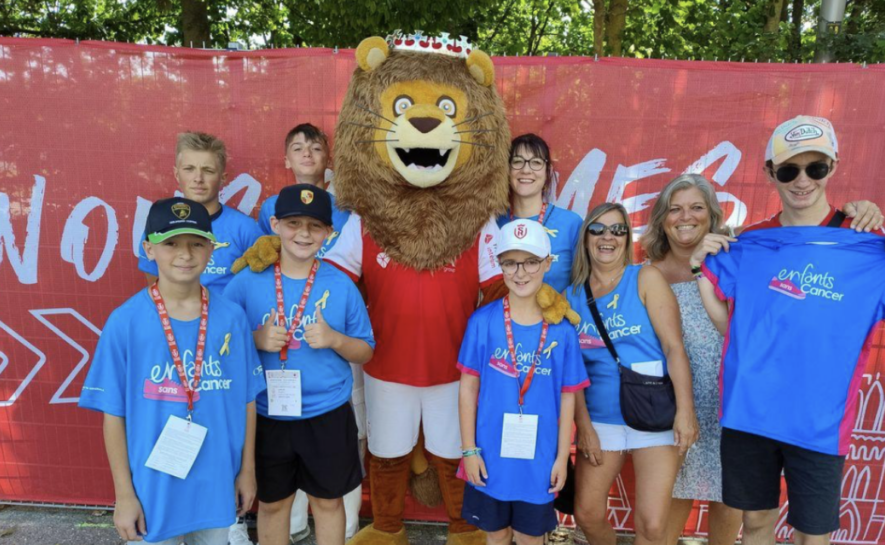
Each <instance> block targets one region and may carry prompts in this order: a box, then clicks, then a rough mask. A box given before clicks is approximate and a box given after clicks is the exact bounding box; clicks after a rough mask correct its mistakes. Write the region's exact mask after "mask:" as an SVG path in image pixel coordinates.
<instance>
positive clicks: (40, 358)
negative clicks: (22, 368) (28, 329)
mask: <svg viewBox="0 0 885 545" xmlns="http://www.w3.org/2000/svg"><path fill="white" fill-rule="evenodd" d="M0 329H2V330H3V331H5V332H7V333H9V334H10V335H11V336H12V338H13V339H15V340H17V341H18V342H20V343H22V344H23V345H24V346H25V348H27V349H28V350H30V351H31V352H33V353H34V354H36V355H37V363H36V364H35V365H34V368H33V369H31V372H30V373H28V376H26V377H25V379H24V380H23V381H22V383H21V384H19V386H18V388H17V389H16V390H15V392H13V393H12V395H11V396H9V399H7V400H6V401H0V407H10V406H12V404H13V403H15V402H16V400H17V399H18V398H19V396H20V395H21V394H22V392H24V391H25V388H27V387H28V384H30V383H31V381H32V380H34V375H36V374H37V371H39V370H40V368H41V367H43V364H44V363H46V354H44V353H43V352H41V351H40V350H38V349H37V347H36V346H34V345H33V344H31V343H29V342H28V341H27V339H25V338H24V337H22V336H21V335H19V334H18V333H17V332H16V331H15V330H14V329H12V328H11V327H9V326H8V325H6V324H4V323H3V322H2V321H0ZM0 358H2V359H3V362H2V363H0V374H2V373H3V371H5V370H6V365H7V364H8V363H9V357H8V356H7V355H6V354H4V353H3V352H0Z"/></svg>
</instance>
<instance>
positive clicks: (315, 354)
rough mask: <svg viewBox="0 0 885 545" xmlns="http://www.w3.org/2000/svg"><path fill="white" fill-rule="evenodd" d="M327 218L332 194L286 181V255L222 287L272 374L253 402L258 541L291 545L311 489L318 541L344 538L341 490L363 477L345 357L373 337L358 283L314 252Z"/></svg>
mask: <svg viewBox="0 0 885 545" xmlns="http://www.w3.org/2000/svg"><path fill="white" fill-rule="evenodd" d="M331 224H332V204H331V199H330V197H329V194H328V193H327V192H326V191H324V190H322V189H320V188H318V187H315V186H312V185H308V184H297V185H292V186H288V187H286V188H284V189H283V190H282V191H281V192H280V195H279V198H278V199H277V202H276V204H275V209H274V216H273V217H272V218H271V226H272V227H273V230H274V232H275V233H277V234H279V235H280V242H281V248H280V260H279V261H278V262H277V263H276V264H274V266H273V267H268V268H267V269H266V270H264V271H263V272H260V273H255V272H252V271H251V270H248V269H246V270H244V271H242V272H240V273H239V274H238V275H237V276H236V277H235V278H234V279H233V281H231V283H230V284H229V285H228V287H227V289H226V290H225V296H226V297H228V298H229V299H230V300H232V301H233V302H235V303H237V304H238V305H240V306H241V307H242V308H243V309H244V310H245V311H246V316H247V318H248V320H249V323H250V324H251V325H252V327H253V329H254V330H255V331H254V333H253V335H254V338H255V344H256V346H257V347H258V350H259V356H260V358H261V361H262V365H263V367H264V371H265V377H266V379H267V390H266V391H265V392H262V393H261V394H260V395H259V396H258V400H257V401H258V403H257V411H258V415H259V416H258V432H257V439H256V472H257V477H258V500H259V508H258V538H259V542H260V543H261V544H262V545H287V543H288V541H289V531H288V530H289V524H288V523H289V513H290V509H291V505H292V501H293V499H294V496H295V492H296V491H297V490H303V491H304V492H305V493H307V496H308V499H309V501H310V505H311V509H312V511H313V514H314V520H315V521H316V533H317V541H318V542H320V543H324V544H341V545H343V543H344V528H345V514H344V506H343V503H342V497H343V496H344V495H345V494H346V493H347V492H350V491H351V490H353V489H355V488H356V487H357V486H358V485H359V484H360V482H361V481H362V467H361V464H360V459H359V446H358V440H357V426H356V419H355V417H354V414H353V409H352V408H351V406H350V403H349V400H350V397H351V388H352V385H353V375H352V373H351V370H350V364H349V363H348V362H353V363H357V364H362V363H365V362H367V361H369V359H371V357H372V352H373V349H374V345H375V341H374V339H373V337H372V329H371V326H370V325H369V316H368V312H367V311H366V306H365V304H364V303H363V299H362V297H361V296H360V293H359V291H358V290H357V288H356V286H355V285H354V284H353V282H351V280H350V279H349V278H348V277H347V276H346V275H345V274H344V273H342V272H340V271H339V270H338V269H336V268H335V267H331V266H329V265H327V264H326V265H324V264H323V263H322V262H321V261H320V260H319V259H317V257H316V254H317V251H319V249H320V248H321V247H322V245H323V241H324V240H325V239H326V237H327V236H328V235H329V233H330V229H331V227H330V226H331Z"/></svg>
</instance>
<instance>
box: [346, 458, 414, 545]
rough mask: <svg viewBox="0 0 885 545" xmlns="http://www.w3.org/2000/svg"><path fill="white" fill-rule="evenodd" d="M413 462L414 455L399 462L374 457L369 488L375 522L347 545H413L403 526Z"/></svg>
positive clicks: (371, 460)
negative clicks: (410, 543)
mask: <svg viewBox="0 0 885 545" xmlns="http://www.w3.org/2000/svg"><path fill="white" fill-rule="evenodd" d="M411 459H412V453H411V452H410V453H409V454H406V455H405V456H400V457H399V458H377V457H375V456H372V457H371V459H370V461H369V487H370V489H371V495H372V516H373V517H374V522H373V523H372V524H370V525H368V526H366V527H365V528H363V529H362V530H360V531H359V532H357V534H356V535H355V536H353V537H352V538H350V540H349V541H348V542H347V545H409V538H408V537H406V528H405V526H403V511H405V508H406V488H408V486H409V474H410V473H411Z"/></svg>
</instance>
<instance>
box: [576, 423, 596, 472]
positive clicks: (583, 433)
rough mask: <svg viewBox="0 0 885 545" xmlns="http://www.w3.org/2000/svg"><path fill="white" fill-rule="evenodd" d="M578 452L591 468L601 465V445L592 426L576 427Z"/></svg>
mask: <svg viewBox="0 0 885 545" xmlns="http://www.w3.org/2000/svg"><path fill="white" fill-rule="evenodd" d="M577 436H578V452H579V453H580V454H581V456H583V457H584V459H585V460H587V461H589V462H590V465H592V466H601V465H602V444H601V443H600V442H599V435H597V434H596V430H594V429H593V426H586V427H585V426H578V434H577Z"/></svg>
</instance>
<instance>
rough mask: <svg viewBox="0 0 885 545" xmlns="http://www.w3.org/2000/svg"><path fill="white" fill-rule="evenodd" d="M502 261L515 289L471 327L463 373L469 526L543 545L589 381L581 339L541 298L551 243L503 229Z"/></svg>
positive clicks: (527, 229)
mask: <svg viewBox="0 0 885 545" xmlns="http://www.w3.org/2000/svg"><path fill="white" fill-rule="evenodd" d="M501 237H502V240H501V242H499V244H498V260H499V262H500V264H501V270H502V271H503V273H504V283H505V284H506V285H507V287H508V288H509V290H510V293H509V294H508V295H507V296H506V297H505V298H504V299H503V300H500V301H495V302H494V303H490V304H489V305H486V306H485V307H482V308H480V309H479V310H477V311H476V312H475V313H474V314H473V316H471V318H470V321H469V322H468V324H467V333H466V334H465V336H464V342H463V344H462V345H461V353H460V355H459V357H458V362H459V363H458V367H459V369H461V371H462V374H461V386H460V393H459V410H460V418H461V441H462V447H461V448H462V449H463V451H462V456H463V473H464V474H465V475H466V479H467V481H468V483H469V485H468V486H467V488H466V490H465V491H464V505H463V509H462V516H463V517H464V520H466V521H468V522H470V523H471V524H474V525H476V526H477V527H478V528H480V529H482V530H484V531H486V532H487V533H488V536H487V539H488V541H487V543H489V544H490V545H491V544H509V543H511V542H512V541H513V540H514V538H515V540H516V543H517V544H519V545H535V544H540V543H542V541H543V536H544V535H545V534H546V533H547V532H549V531H551V530H553V529H554V528H555V527H556V514H555V513H554V509H553V499H554V496H555V494H556V492H559V490H560V489H562V486H563V485H564V484H565V476H566V466H567V463H568V457H569V455H570V446H571V434H572V424H573V422H574V409H575V395H574V392H575V391H577V390H581V389H583V388H586V387H587V385H588V384H589V380H588V379H587V372H586V370H585V369H584V365H583V362H582V360H581V352H580V349H579V347H578V336H577V333H576V332H575V329H574V328H573V327H571V326H570V325H569V324H568V323H561V324H556V325H552V324H548V323H546V322H544V320H543V316H542V313H541V307H540V306H539V305H538V303H537V301H536V298H535V296H536V295H537V293H538V290H539V289H541V285H542V284H543V281H544V280H543V279H544V273H546V272H547V271H548V270H550V263H551V258H550V239H549V237H548V236H547V233H546V232H545V230H544V227H543V226H542V225H541V224H540V223H538V222H536V221H532V220H524V219H521V220H516V221H513V222H510V223H508V224H506V225H504V227H502V228H501Z"/></svg>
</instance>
